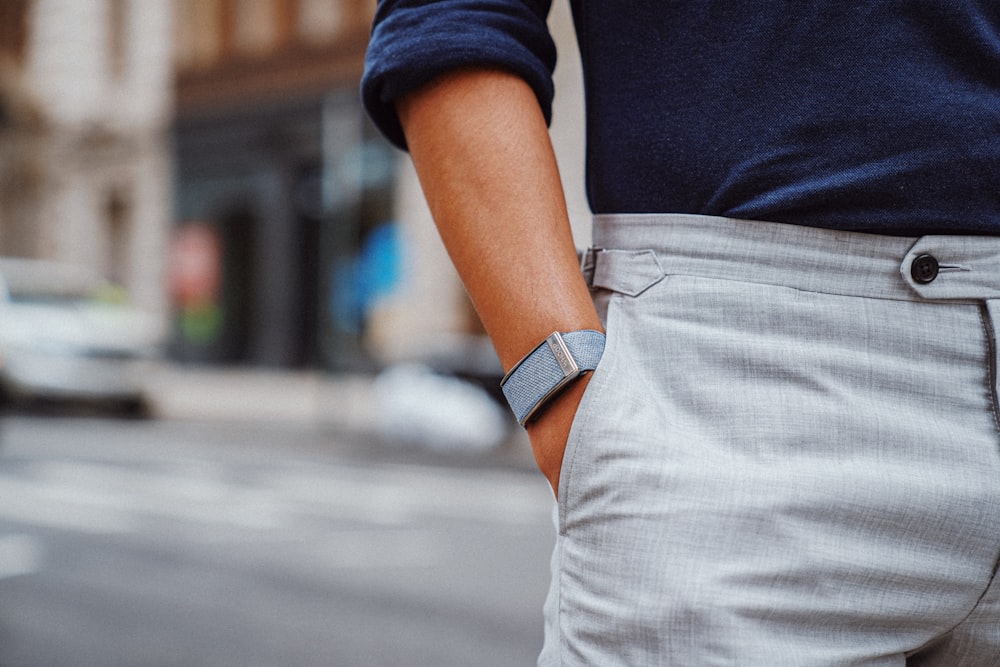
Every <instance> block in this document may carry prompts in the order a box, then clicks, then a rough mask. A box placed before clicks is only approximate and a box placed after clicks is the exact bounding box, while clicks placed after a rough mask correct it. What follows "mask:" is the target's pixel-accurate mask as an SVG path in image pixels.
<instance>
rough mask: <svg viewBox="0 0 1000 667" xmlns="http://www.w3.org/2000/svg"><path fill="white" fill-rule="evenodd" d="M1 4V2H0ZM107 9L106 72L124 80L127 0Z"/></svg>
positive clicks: (116, 0) (117, 0)
mask: <svg viewBox="0 0 1000 667" xmlns="http://www.w3.org/2000/svg"><path fill="white" fill-rule="evenodd" d="M0 2H2V0H0ZM109 2H110V5H109V7H108V24H109V25H108V61H109V62H108V65H109V67H108V70H109V71H110V73H111V78H112V79H113V80H115V81H119V82H120V81H121V80H122V79H124V78H125V72H126V68H127V67H128V63H127V61H126V58H127V55H128V18H129V17H128V0H109Z"/></svg>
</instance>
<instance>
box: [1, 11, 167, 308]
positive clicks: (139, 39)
mask: <svg viewBox="0 0 1000 667" xmlns="http://www.w3.org/2000/svg"><path fill="white" fill-rule="evenodd" d="M171 9H172V8H171V3H170V0H87V1H86V2H78V1H77V0H5V2H3V3H2V5H0V26H2V27H0V43H2V44H3V46H2V47H0V51H2V52H3V56H2V57H3V70H4V74H3V75H0V77H2V78H3V81H4V83H3V84H2V88H3V90H4V91H5V93H4V94H3V96H4V97H5V98H6V99H7V100H8V103H7V105H6V106H7V107H8V108H10V109H14V113H13V115H12V118H11V119H10V123H9V124H8V128H7V132H6V134H7V135H8V137H12V136H13V137H15V138H14V139H11V140H8V141H7V142H6V150H7V151H8V154H9V155H13V156H14V159H13V160H10V161H8V160H4V161H3V164H4V167H3V169H5V170H8V171H9V172H10V173H7V174H4V176H3V180H2V183H3V184H4V191H3V192H2V193H0V251H2V252H3V253H5V254H12V255H19V256H27V257H40V258H47V259H56V260H63V261H68V262H73V263H78V264H83V265H87V266H89V267H91V268H93V269H96V270H98V271H99V272H101V273H102V274H103V275H105V277H107V278H109V279H111V280H114V281H116V282H118V283H119V284H121V285H122V286H123V287H125V288H126V289H127V290H128V293H129V295H130V297H131V299H132V300H133V302H135V303H136V304H137V305H139V306H141V307H143V308H145V309H147V310H150V311H153V312H155V313H157V314H159V315H160V316H161V319H162V320H163V321H164V322H166V319H167V311H168V303H167V299H166V293H165V290H164V288H163V285H164V282H163V276H164V271H165V265H166V253H165V249H166V239H167V234H168V232H169V227H170V211H169V207H170V185H169V183H170V151H169V141H168V139H169V128H170V118H171V113H172V86H171V80H172V72H171V69H170V67H171V55H170V54H171V34H172V28H171V25H172V11H171ZM2 134H3V130H0V135H2ZM3 144H4V141H3V139H0V146H3ZM0 150H5V149H4V148H0Z"/></svg>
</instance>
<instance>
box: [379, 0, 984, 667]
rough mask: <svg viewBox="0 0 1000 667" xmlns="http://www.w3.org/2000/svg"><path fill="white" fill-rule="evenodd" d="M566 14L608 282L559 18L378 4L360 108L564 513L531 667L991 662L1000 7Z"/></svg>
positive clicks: (542, 7) (635, 9)
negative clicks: (552, 108)
mask: <svg viewBox="0 0 1000 667" xmlns="http://www.w3.org/2000/svg"><path fill="white" fill-rule="evenodd" d="M572 6H573V11H574V19H575V22H576V28H577V35H578V40H579V42H580V48H581V53H582V57H583V65H584V77H585V85H586V96H587V123H588V126H587V141H588V145H587V153H588V156H587V170H588V174H587V181H588V182H587V186H588V187H587V189H588V197H589V199H590V203H591V207H592V208H593V210H594V212H595V214H596V215H595V227H594V239H595V249H593V250H592V251H590V252H588V253H587V256H586V258H585V262H584V269H585V270H584V271H583V275H581V271H580V269H579V265H578V263H577V259H576V254H575V249H574V248H573V243H572V239H571V236H570V233H569V225H568V222H567V213H566V207H565V203H564V201H563V199H562V194H561V188H560V182H559V177H558V173H557V170H556V165H555V160H554V158H553V155H552V150H551V145H550V143H549V139H548V135H547V131H546V121H547V116H548V113H549V103H550V101H551V82H550V79H549V76H550V73H551V68H552V65H553V62H554V53H553V49H552V44H551V41H550V39H549V36H548V33H547V31H546V28H545V22H544V20H545V16H546V13H547V11H548V3H547V2H544V1H538V2H531V1H527V0H521V1H513V0H441V1H439V2H429V3H428V2H420V1H417V0H383V1H381V2H380V3H379V7H378V11H377V15H376V19H375V26H374V30H373V37H372V42H371V46H370V49H369V56H368V62H367V71H366V75H365V80H364V82H363V95H364V100H365V103H366V106H367V108H368V109H369V112H370V113H371V114H372V116H373V118H374V119H375V120H376V122H377V123H378V124H379V126H380V127H381V128H382V129H383V131H385V132H386V134H387V136H389V137H390V138H391V139H393V140H394V141H395V142H396V143H397V144H398V145H400V146H403V147H407V148H408V149H409V150H410V152H411V154H412V157H413V160H414V163H415V165H416V168H417V172H418V174H419V176H420V179H421V182H422V185H423V187H424V191H425V193H426V195H427V199H428V203H429V204H430V207H431V211H432V213H433V215H434V218H435V221H436V224H437V225H438V228H439V230H440V232H441V235H442V237H443V239H444V241H445V244H446V246H447V248H448V250H449V252H450V254H451V257H452V259H453V261H454V262H455V264H456V266H457V267H458V269H459V273H460V274H461V276H462V279H463V281H464V283H465V285H466V288H467V289H468V291H469V294H470V295H471V297H472V299H473V302H474V303H475V305H476V308H477V310H478V312H479V314H480V316H481V318H482V320H483V323H484V326H485V327H486V330H487V332H488V333H489V335H490V337H491V339H492V340H493V343H494V345H495V347H496V349H497V353H498V354H499V356H500V359H501V362H502V363H503V365H504V368H505V369H509V370H510V373H509V374H508V377H507V378H506V379H505V393H507V395H508V398H509V400H510V401H511V405H512V408H513V409H514V411H515V415H516V416H518V417H519V418H520V419H523V420H524V421H525V424H526V428H527V429H528V433H529V436H530V439H531V443H532V448H533V451H534V453H535V457H536V460H537V461H538V465H539V467H540V469H541V470H542V472H543V473H544V474H545V475H546V477H547V478H548V480H549V482H550V483H551V484H552V488H553V490H554V491H555V492H556V493H557V495H558V501H559V521H558V523H559V538H558V542H557V546H556V553H555V555H554V557H553V583H552V588H551V590H550V594H549V598H548V601H547V603H546V643H545V647H544V649H543V652H542V656H541V657H540V659H539V664H543V665H556V664H560V665H583V664H589V665H611V664H615V665H618V664H628V665H651V664H664V665H666V664H670V665H718V664H727V665H728V664H740V665H809V666H812V665H866V666H868V665H872V666H874V665H904V664H905V665H921V666H923V665H941V666H945V665H947V666H948V667H954V666H956V665H983V666H985V665H996V664H1000V584H998V583H996V582H995V581H994V575H995V572H996V568H997V561H998V557H1000V436H998V430H997V396H996V386H997V378H996V367H997V363H996V361H997V347H996V342H995V339H994V330H995V326H996V320H997V317H998V313H1000V300H998V299H1000V239H998V238H997V235H998V233H1000V197H998V195H997V192H998V185H1000V183H998V180H1000V177H998V174H1000V5H997V4H996V3H991V2H987V1H986V0H981V1H979V2H975V1H965V2H953V1H951V0H923V1H921V2H885V1H884V0H883V1H875V0H871V1H867V2H853V3H830V2H808V1H807V2H797V3H781V2H777V3H776V2H763V1H752V2H741V3H727V2H684V3H681V2H662V1H661V0H633V1H630V2H623V1H618V2H616V1H613V0H607V1H601V2H598V1H596V0H574V1H573V2H572ZM592 297H593V298H592ZM605 327H606V329H607V340H606V343H605V341H604V340H603V336H601V333H600V332H604V331H605ZM553 334H559V335H553ZM602 347H603V348H604V352H603V356H602V354H601V349H602ZM570 357H572V358H574V359H575V360H576V362H577V364H576V365H577V366H579V367H580V368H582V369H583V370H584V371H586V370H588V369H591V368H594V367H596V370H594V371H593V372H592V373H588V372H583V373H582V374H581V373H579V372H578V371H577V370H575V369H574V365H573V363H571V362H568V361H567V359H568V358H570ZM598 361H599V363H598Z"/></svg>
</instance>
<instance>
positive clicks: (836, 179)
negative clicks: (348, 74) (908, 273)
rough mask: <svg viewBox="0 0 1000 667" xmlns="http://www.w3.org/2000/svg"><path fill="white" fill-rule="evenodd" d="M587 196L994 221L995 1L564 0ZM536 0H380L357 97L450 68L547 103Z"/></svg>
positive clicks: (880, 223)
mask: <svg viewBox="0 0 1000 667" xmlns="http://www.w3.org/2000/svg"><path fill="white" fill-rule="evenodd" d="M571 3H572V7H573V12H574V20H575V22H576V30H577V36H578V41H579V43H580V50H581V54H582V58H583V65H584V77H585V88H586V103H587V194H588V198H589V200H590V205H591V208H592V209H593V211H594V212H595V213H646V212H673V213H700V214H706V215H723V216H729V217H737V218H749V219H758V220H770V221H775V222H789V223H795V224H804V225H813V226H819V227H830V228H838V229H849V230H858V231H871V232H878V233H886V234H905V235H918V234H925V233H989V234H1000V188H998V185H1000V2H997V1H996V0H866V1H857V2H847V1H845V2H835V1H833V0H828V1H826V2H821V1H813V0H787V1H783V0H741V1H740V2H734V1H732V0H728V1H727V0H715V1H713V0H704V1H696V0H683V1H682V0H571ZM548 9H549V2H547V1H546V0H439V1H438V2H427V1H426V0H380V1H379V3H378V10H377V14H376V17H375V23H374V27H373V32H372V40H371V44H370V46H369V50H368V57H367V63H366V71H365V76H364V79H363V82H362V97H363V100H364V103H365V106H366V108H367V109H368V112H369V113H370V114H371V116H372V118H373V119H374V121H375V122H376V124H377V125H378V126H379V127H380V128H381V129H382V130H383V131H384V132H385V133H386V135H387V136H388V137H389V138H390V139H391V140H393V141H394V142H395V143H396V144H397V145H399V146H401V147H405V142H404V139H403V136H402V133H401V131H400V128H399V123H398V120H397V118H396V116H395V112H394V110H393V102H394V100H396V99H397V98H398V97H399V96H400V95H401V94H404V93H406V92H408V91H410V90H412V89H414V88H416V87H417V86H419V85H421V84H422V83H424V82H426V81H428V80H429V79H430V78H432V77H434V76H436V75H438V74H440V73H442V72H444V71H447V70H449V69H451V68H455V67H462V66H468V65H495V66H501V67H505V68H508V69H510V70H512V71H514V72H516V73H518V74H520V75H521V76H523V77H524V78H525V80H526V81H528V83H529V84H530V85H531V86H532V88H533V89H534V91H535V93H536V95H537V97H538V101H539V104H540V105H541V106H542V109H543V110H544V111H545V113H546V114H547V115H548V114H549V113H550V105H551V98H552V82H551V71H552V67H553V65H554V62H555V52H554V47H553V45H552V41H551V39H550V37H549V34H548V32H547V29H546V24H545V17H546V15H547V12H548Z"/></svg>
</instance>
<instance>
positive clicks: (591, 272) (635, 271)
mask: <svg viewBox="0 0 1000 667" xmlns="http://www.w3.org/2000/svg"><path fill="white" fill-rule="evenodd" d="M583 270H584V274H585V277H586V280H587V284H588V285H589V286H590V288H591V289H609V290H612V291H614V292H620V293H622V294H625V295H627V296H639V295H640V294H642V293H643V292H645V291H646V290H647V289H649V288H650V287H652V286H653V285H655V284H656V283H658V282H660V281H661V280H663V278H664V277H665V276H666V275H667V274H666V272H665V271H664V270H663V267H662V266H661V265H660V262H659V260H658V259H657V258H656V253H655V252H654V251H652V250H607V249H605V248H591V249H590V250H589V251H588V257H587V258H586V259H585V260H584V267H583Z"/></svg>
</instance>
